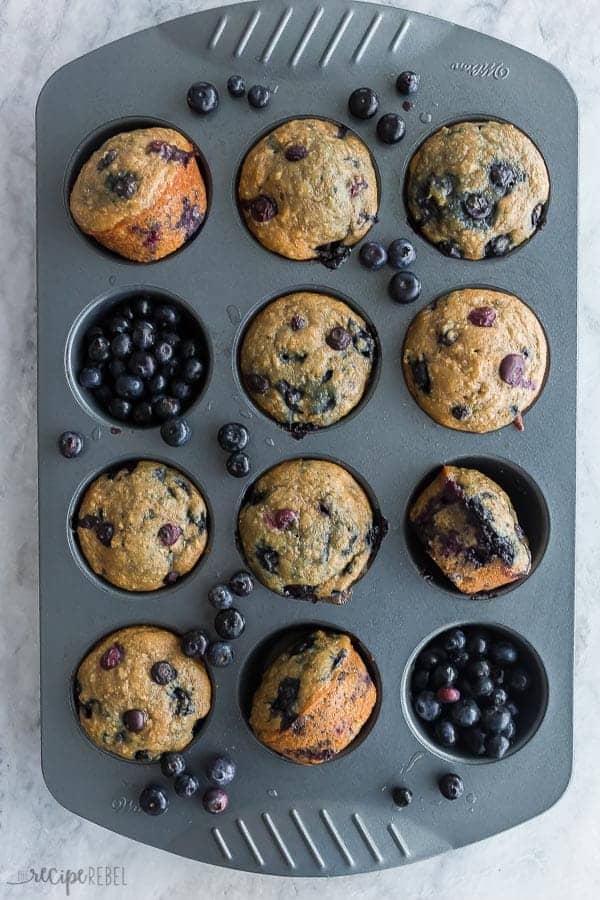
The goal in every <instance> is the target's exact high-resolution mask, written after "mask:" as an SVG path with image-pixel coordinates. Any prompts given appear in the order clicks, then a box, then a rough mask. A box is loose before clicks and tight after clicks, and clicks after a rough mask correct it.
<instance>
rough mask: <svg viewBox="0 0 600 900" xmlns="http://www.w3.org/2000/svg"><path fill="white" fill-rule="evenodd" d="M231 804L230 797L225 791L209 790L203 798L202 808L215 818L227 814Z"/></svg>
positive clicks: (218, 789)
mask: <svg viewBox="0 0 600 900" xmlns="http://www.w3.org/2000/svg"><path fill="white" fill-rule="evenodd" d="M228 804H229V797H228V796H227V794H226V793H225V791H224V790H222V789H221V788H218V787H214V788H209V789H208V790H207V791H206V792H205V794H204V796H203V797H202V806H203V807H204V809H205V810H206V812H209V813H212V814H213V815H214V816H216V815H219V814H220V813H223V812H225V810H226V809H227V806H228Z"/></svg>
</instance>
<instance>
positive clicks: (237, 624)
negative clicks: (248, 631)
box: [215, 607, 246, 641]
mask: <svg viewBox="0 0 600 900" xmlns="http://www.w3.org/2000/svg"><path fill="white" fill-rule="evenodd" d="M245 627H246V622H245V620H244V617H243V615H242V614H241V612H240V611H239V610H237V609H234V608H233V607H232V608H231V609H222V610H221V611H220V612H218V613H217V615H216V616H215V631H216V632H217V634H218V635H219V637H222V638H224V639H225V640H226V641H234V640H235V639H236V638H238V637H239V636H240V634H241V633H242V631H243V630H244V628H245Z"/></svg>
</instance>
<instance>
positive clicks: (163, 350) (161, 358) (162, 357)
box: [154, 341, 173, 366]
mask: <svg viewBox="0 0 600 900" xmlns="http://www.w3.org/2000/svg"><path fill="white" fill-rule="evenodd" d="M172 356H173V346H172V345H171V344H169V342H168V341H159V342H158V343H157V344H155V346H154V358H155V360H156V362H157V363H158V364H159V366H162V365H164V364H165V363H168V362H169V360H170V359H171V357H172Z"/></svg>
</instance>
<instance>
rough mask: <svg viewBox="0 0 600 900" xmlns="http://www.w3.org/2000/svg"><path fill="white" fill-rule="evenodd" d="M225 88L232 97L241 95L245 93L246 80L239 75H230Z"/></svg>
mask: <svg viewBox="0 0 600 900" xmlns="http://www.w3.org/2000/svg"><path fill="white" fill-rule="evenodd" d="M227 90H228V91H229V93H230V94H231V96H232V97H243V96H244V94H245V93H246V82H245V81H244V79H243V78H242V76H241V75H230V76H229V78H228V79H227Z"/></svg>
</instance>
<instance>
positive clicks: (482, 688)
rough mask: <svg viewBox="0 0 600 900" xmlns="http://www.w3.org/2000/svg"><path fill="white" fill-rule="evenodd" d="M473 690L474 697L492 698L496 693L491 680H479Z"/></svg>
mask: <svg viewBox="0 0 600 900" xmlns="http://www.w3.org/2000/svg"><path fill="white" fill-rule="evenodd" d="M471 690H472V692H473V696H474V697H490V696H491V695H492V693H493V691H494V682H493V681H492V679H491V678H487V677H485V678H478V679H477V680H476V681H473V683H472V685H471Z"/></svg>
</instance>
